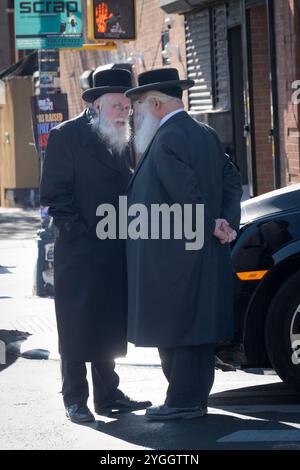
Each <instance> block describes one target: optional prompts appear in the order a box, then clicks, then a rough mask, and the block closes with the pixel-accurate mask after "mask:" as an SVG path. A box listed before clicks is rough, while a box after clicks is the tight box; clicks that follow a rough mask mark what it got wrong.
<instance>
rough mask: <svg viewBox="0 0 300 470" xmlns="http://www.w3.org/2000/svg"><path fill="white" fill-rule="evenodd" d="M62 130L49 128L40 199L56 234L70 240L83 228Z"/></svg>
mask: <svg viewBox="0 0 300 470" xmlns="http://www.w3.org/2000/svg"><path fill="white" fill-rule="evenodd" d="M65 140H66V138H65V137H64V133H63V132H62V130H58V129H53V130H51V131H50V134H49V139H48V145H47V149H46V157H45V162H44V165H43V171H42V178H41V185H40V202H41V205H43V206H49V209H48V212H49V215H51V217H53V221H54V224H55V225H56V227H57V228H58V229H59V233H60V236H62V238H64V239H66V240H67V241H71V240H72V239H74V238H76V237H77V236H79V235H81V234H82V233H84V232H85V231H86V226H85V224H84V222H83V221H82V220H81V218H80V216H79V213H78V210H77V208H76V206H75V204H74V170H73V158H72V155H71V153H70V151H68V149H67V148H66V142H65Z"/></svg>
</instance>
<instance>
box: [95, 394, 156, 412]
mask: <svg viewBox="0 0 300 470" xmlns="http://www.w3.org/2000/svg"><path fill="white" fill-rule="evenodd" d="M151 405H152V403H151V401H149V400H147V401H138V400H133V399H132V398H130V397H128V396H127V395H124V397H122V398H117V399H115V400H112V401H110V402H107V403H103V404H102V403H101V404H99V403H95V411H96V413H97V414H99V415H101V414H106V413H107V412H111V411H123V412H126V411H128V412H129V411H137V410H144V409H145V408H147V407H148V406H151Z"/></svg>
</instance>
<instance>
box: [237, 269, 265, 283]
mask: <svg viewBox="0 0 300 470" xmlns="http://www.w3.org/2000/svg"><path fill="white" fill-rule="evenodd" d="M267 272H268V271H250V272H243V273H236V275H237V277H238V278H239V279H240V280H241V281H259V280H260V279H262V278H263V277H264V275H265V274H267Z"/></svg>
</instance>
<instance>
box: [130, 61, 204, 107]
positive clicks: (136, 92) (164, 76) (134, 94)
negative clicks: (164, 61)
mask: <svg viewBox="0 0 300 470" xmlns="http://www.w3.org/2000/svg"><path fill="white" fill-rule="evenodd" d="M138 84H139V86H137V87H135V88H131V89H130V90H128V91H126V93H125V95H126V96H128V98H130V99H132V100H135V99H137V98H138V97H139V96H140V95H141V94H142V93H146V92H147V91H161V92H162V93H165V94H166V95H170V96H174V97H176V98H181V97H182V90H188V89H189V88H191V87H192V86H194V85H195V82H194V80H180V78H179V74H178V70H177V69H174V68H163V69H156V70H150V71H148V72H143V73H141V74H140V75H139V76H138Z"/></svg>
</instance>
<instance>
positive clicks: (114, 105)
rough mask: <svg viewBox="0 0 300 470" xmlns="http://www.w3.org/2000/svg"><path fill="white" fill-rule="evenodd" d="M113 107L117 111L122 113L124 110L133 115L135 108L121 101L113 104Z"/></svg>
mask: <svg viewBox="0 0 300 470" xmlns="http://www.w3.org/2000/svg"><path fill="white" fill-rule="evenodd" d="M111 107H112V108H113V109H114V110H115V111H117V112H118V113H122V112H123V111H126V113H127V114H129V115H131V114H132V112H133V110H132V108H131V106H129V105H128V106H123V105H122V104H121V103H117V104H111Z"/></svg>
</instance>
